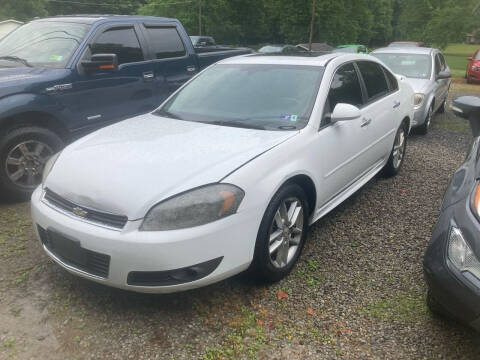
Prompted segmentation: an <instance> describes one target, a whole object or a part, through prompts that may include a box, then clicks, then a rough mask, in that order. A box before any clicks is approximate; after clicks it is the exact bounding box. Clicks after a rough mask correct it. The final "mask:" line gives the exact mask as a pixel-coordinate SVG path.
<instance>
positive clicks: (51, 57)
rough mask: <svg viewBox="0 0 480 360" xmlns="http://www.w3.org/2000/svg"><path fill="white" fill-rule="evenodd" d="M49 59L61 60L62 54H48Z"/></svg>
mask: <svg viewBox="0 0 480 360" xmlns="http://www.w3.org/2000/svg"><path fill="white" fill-rule="evenodd" d="M49 60H50V61H62V60H63V56H62V55H50V58H49Z"/></svg>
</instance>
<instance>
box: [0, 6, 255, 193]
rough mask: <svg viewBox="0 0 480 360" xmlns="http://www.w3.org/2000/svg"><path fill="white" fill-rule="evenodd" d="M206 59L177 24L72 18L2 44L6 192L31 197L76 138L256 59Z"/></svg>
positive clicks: (0, 108) (44, 23) (1, 173)
mask: <svg viewBox="0 0 480 360" xmlns="http://www.w3.org/2000/svg"><path fill="white" fill-rule="evenodd" d="M250 52H251V51H250V50H249V49H230V50H229V51H213V52H208V53H204V54H197V53H196V52H195V50H194V48H193V46H192V42H191V41H190V39H189V37H188V36H187V33H186V32H185V29H184V28H183V26H182V24H181V23H180V21H178V20H176V19H168V18H157V17H150V16H101V15H83V16H64V17H54V18H48V19H39V20H34V21H32V22H30V23H28V24H25V25H23V26H21V27H19V28H17V29H16V30H15V31H13V32H12V33H10V34H9V35H7V36H6V37H5V38H3V39H2V40H0V191H1V192H2V193H5V194H8V195H10V196H12V197H16V198H18V197H23V198H25V197H27V196H28V195H29V194H30V193H31V192H32V191H33V190H34V189H35V187H36V186H38V184H40V182H41V180H42V173H43V168H44V165H45V163H46V161H47V160H48V158H49V157H50V156H51V155H53V154H54V153H56V152H58V151H59V150H60V149H61V148H62V147H63V146H64V145H65V144H66V143H68V142H69V141H70V140H71V139H73V138H77V137H79V136H81V135H84V134H85V133H87V132H89V131H92V130H94V129H97V128H99V127H102V126H105V125H107V124H110V123H113V122H117V121H120V120H122V119H126V118H129V117H132V116H135V115H140V114H143V113H146V112H149V111H152V110H154V109H155V108H156V107H158V106H159V105H160V104H161V103H162V102H163V101H164V100H165V99H166V98H167V97H168V96H169V95H170V94H171V93H172V92H173V91H175V90H176V89H178V88H179V87H180V86H181V85H182V84H184V83H185V82H186V81H187V80H189V79H190V78H191V77H192V76H193V75H195V74H197V73H198V72H199V71H200V70H202V69H203V68H205V67H207V66H209V65H211V64H213V63H215V62H217V61H219V60H222V59H224V58H227V57H230V56H235V55H241V54H247V53H250Z"/></svg>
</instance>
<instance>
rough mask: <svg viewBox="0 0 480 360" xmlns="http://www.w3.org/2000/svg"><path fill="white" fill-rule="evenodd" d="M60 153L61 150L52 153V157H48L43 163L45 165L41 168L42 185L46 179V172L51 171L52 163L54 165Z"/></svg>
mask: <svg viewBox="0 0 480 360" xmlns="http://www.w3.org/2000/svg"><path fill="white" fill-rule="evenodd" d="M60 154H61V152H58V153H56V154H55V155H52V157H51V158H50V159H48V160H47V162H46V163H45V166H44V168H43V173H42V185H43V184H44V183H45V180H46V179H47V176H48V174H50V171H52V168H53V165H55V162H56V161H57V159H58V157H59V156H60Z"/></svg>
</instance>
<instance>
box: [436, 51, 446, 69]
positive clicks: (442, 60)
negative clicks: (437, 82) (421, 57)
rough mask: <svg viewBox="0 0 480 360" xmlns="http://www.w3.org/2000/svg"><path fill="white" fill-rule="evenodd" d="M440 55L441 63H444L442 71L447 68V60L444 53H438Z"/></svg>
mask: <svg viewBox="0 0 480 360" xmlns="http://www.w3.org/2000/svg"><path fill="white" fill-rule="evenodd" d="M438 57H439V58H440V64H441V65H442V71H445V70H447V62H446V61H445V57H444V56H443V54H442V53H438Z"/></svg>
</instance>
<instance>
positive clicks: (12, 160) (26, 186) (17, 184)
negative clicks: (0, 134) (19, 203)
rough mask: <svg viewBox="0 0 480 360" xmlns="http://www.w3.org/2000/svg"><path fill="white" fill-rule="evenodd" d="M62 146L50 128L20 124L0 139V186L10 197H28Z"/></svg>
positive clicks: (19, 198)
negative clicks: (20, 125) (47, 163)
mask: <svg viewBox="0 0 480 360" xmlns="http://www.w3.org/2000/svg"><path fill="white" fill-rule="evenodd" d="M62 147H63V142H62V140H60V138H59V137H58V136H57V135H56V134H55V133H53V132H52V131H50V130H48V129H44V128H40V127H33V126H32V127H23V128H19V129H15V130H12V131H10V132H7V135H6V136H5V137H4V138H3V139H1V140H0V188H1V189H2V191H3V192H5V194H7V196H8V197H9V198H12V199H14V200H24V199H27V198H28V197H29V196H30V195H31V193H32V192H33V190H35V188H36V187H37V186H38V185H40V183H41V182H42V175H43V169H44V167H45V163H46V162H47V160H48V159H49V158H50V157H51V156H52V155H53V154H55V153H56V152H58V151H60V149H62Z"/></svg>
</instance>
